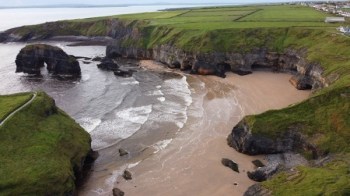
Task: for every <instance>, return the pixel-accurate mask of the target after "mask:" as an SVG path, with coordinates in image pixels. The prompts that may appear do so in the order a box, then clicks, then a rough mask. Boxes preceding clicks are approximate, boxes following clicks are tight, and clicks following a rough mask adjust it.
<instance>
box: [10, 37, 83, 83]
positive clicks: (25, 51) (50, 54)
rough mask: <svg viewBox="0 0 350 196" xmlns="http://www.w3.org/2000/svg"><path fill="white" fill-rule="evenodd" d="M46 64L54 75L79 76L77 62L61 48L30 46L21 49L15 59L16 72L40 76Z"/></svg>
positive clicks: (39, 45)
mask: <svg viewBox="0 0 350 196" xmlns="http://www.w3.org/2000/svg"><path fill="white" fill-rule="evenodd" d="M45 64H46V66H47V70H48V72H49V73H51V74H54V75H68V76H80V74H81V70H80V66H79V62H78V61H77V60H76V58H75V57H74V56H70V55H68V54H66V53H65V52H64V51H63V50H62V49H61V48H59V47H55V46H50V45H46V44H32V45H27V46H26V47H24V48H22V49H21V51H20V52H19V54H18V55H17V57H16V66H17V67H16V72H23V73H28V74H35V75H40V74H41V72H40V69H41V68H42V67H44V66H45Z"/></svg>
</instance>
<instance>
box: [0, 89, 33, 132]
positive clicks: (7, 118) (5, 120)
mask: <svg viewBox="0 0 350 196" xmlns="http://www.w3.org/2000/svg"><path fill="white" fill-rule="evenodd" d="M36 96H37V93H34V94H33V97H32V98H31V99H30V100H29V101H27V102H26V103H24V104H23V105H22V106H21V107H19V108H18V109H16V110H15V111H13V112H12V113H11V114H10V115H8V116H7V117H6V118H5V119H4V120H3V121H1V122H0V127H1V126H2V125H4V124H5V123H6V122H7V121H8V120H9V119H10V118H11V117H12V116H14V115H15V114H16V113H17V112H19V111H21V110H22V109H23V108H25V107H26V106H27V105H29V104H31V103H32V102H33V101H34V99H35V98H36Z"/></svg>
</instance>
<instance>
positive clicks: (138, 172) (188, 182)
mask: <svg viewBox="0 0 350 196" xmlns="http://www.w3.org/2000/svg"><path fill="white" fill-rule="evenodd" d="M141 66H143V67H145V68H147V69H154V70H162V69H165V68H163V67H162V66H161V65H160V64H159V63H154V62H153V61H142V62H141ZM290 77H291V75H290V74H284V73H271V72H260V71H259V72H255V73H253V74H251V75H247V76H238V75H236V74H233V73H228V75H227V78H225V79H222V78H218V77H215V76H188V78H187V80H188V82H189V84H190V86H191V88H192V91H194V92H196V91H201V90H202V91H205V92H204V93H202V95H203V97H197V98H196V99H197V100H194V103H196V104H201V105H196V104H192V106H190V108H189V109H190V110H196V109H198V108H199V107H202V108H203V111H201V112H199V115H197V116H196V115H193V116H190V117H189V119H188V121H187V123H186V125H185V126H184V127H183V129H182V130H181V132H179V133H178V134H177V135H176V137H175V138H173V140H172V141H171V143H170V144H169V145H168V146H167V147H166V148H165V149H163V150H162V151H160V152H159V153H157V154H154V155H153V156H151V157H149V158H147V159H145V160H143V161H142V162H140V163H139V164H138V165H137V166H135V167H133V168H131V169H130V171H131V172H132V174H133V180H131V181H125V180H124V179H122V178H121V177H119V178H118V180H117V182H116V184H115V187H118V188H120V189H121V190H123V191H124V192H125V193H126V194H127V195H174V196H176V195H203V196H205V195H242V194H243V193H244V192H245V191H246V189H247V188H248V187H249V186H251V185H253V184H254V182H253V181H251V180H250V179H248V177H247V174H246V172H247V171H249V170H252V169H254V166H253V164H252V163H251V161H252V160H255V159H257V158H259V159H263V158H264V157H263V156H258V157H251V156H246V155H243V154H240V153H238V152H236V151H235V150H234V149H232V148H230V147H229V146H228V145H227V144H226V137H227V135H228V134H229V133H230V132H231V130H232V128H233V127H234V125H235V124H236V123H237V122H239V120H241V119H242V117H243V116H245V115H248V114H258V113H261V112H264V111H267V110H269V109H278V108H283V107H286V106H288V105H290V104H294V103H297V102H300V101H302V100H304V99H306V98H307V97H308V96H309V95H310V91H298V90H296V89H295V88H294V87H293V86H292V85H291V84H290V83H289V81H288V80H289V79H290ZM198 80H200V81H201V82H202V83H203V84H204V85H205V87H203V86H202V87H199V86H196V81H198ZM199 94H200V93H199ZM200 99H202V100H203V101H201V100H200ZM196 101H197V102H196ZM222 158H229V159H232V160H234V161H235V162H237V163H238V164H239V170H240V173H236V172H233V171H232V170H230V169H228V168H226V167H224V166H223V165H222V164H221V159H222ZM234 184H237V185H234Z"/></svg>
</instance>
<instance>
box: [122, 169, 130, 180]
mask: <svg viewBox="0 0 350 196" xmlns="http://www.w3.org/2000/svg"><path fill="white" fill-rule="evenodd" d="M123 178H124V179H125V180H132V174H131V172H130V171H128V170H125V171H124V173H123Z"/></svg>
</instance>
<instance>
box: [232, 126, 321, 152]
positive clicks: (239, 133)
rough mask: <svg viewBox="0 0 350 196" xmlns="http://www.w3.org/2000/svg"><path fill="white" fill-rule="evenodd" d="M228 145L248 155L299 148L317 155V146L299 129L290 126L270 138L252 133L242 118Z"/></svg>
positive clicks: (290, 150)
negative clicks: (278, 134) (283, 131)
mask: <svg viewBox="0 0 350 196" xmlns="http://www.w3.org/2000/svg"><path fill="white" fill-rule="evenodd" d="M227 142H228V145H229V146H231V147H232V148H234V149H236V150H237V151H238V152H241V153H244V154H248V155H258V154H277V153H284V152H293V151H297V150H298V149H303V150H305V151H310V152H311V153H312V154H313V156H314V157H315V158H316V157H317V150H316V148H315V147H314V146H313V145H312V144H310V143H308V142H307V140H306V139H305V137H304V136H303V135H302V134H300V133H299V132H298V131H297V129H296V128H295V129H294V128H292V127H291V128H290V130H288V131H286V132H285V133H283V134H282V135H280V136H278V137H277V138H274V139H272V138H269V137H265V136H262V135H257V134H252V131H251V130H250V127H249V126H248V124H247V123H246V122H245V121H244V120H242V121H241V122H240V123H238V124H237V125H236V126H235V127H234V128H233V130H232V133H231V134H230V135H229V136H228V138H227Z"/></svg>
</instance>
